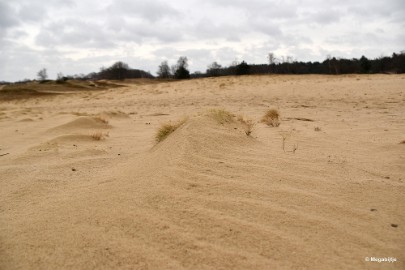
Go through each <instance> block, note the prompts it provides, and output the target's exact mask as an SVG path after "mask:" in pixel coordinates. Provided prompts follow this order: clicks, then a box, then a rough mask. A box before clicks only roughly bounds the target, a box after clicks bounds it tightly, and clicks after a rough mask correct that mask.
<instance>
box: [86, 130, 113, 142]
mask: <svg viewBox="0 0 405 270" xmlns="http://www.w3.org/2000/svg"><path fill="white" fill-rule="evenodd" d="M90 136H91V138H92V139H93V140H95V141H101V140H104V139H105V138H106V137H108V136H109V134H108V132H106V133H103V132H101V131H97V132H94V133H93V134H91V135H90Z"/></svg>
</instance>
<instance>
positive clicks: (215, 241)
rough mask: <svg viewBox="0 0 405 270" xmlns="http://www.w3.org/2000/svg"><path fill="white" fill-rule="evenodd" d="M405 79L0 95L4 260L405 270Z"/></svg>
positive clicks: (7, 264) (274, 80)
mask: <svg viewBox="0 0 405 270" xmlns="http://www.w3.org/2000/svg"><path fill="white" fill-rule="evenodd" d="M404 85H405V75H361V76H360V75H358V76H357V75H356V76H355V75H351V76H317V75H311V76H244V77H222V78H207V79H198V80H188V81H179V82H163V83H152V84H148V83H128V84H127V85H126V87H123V88H116V89H109V90H99V91H80V92H75V93H69V94H66V95H63V94H62V95H55V96H44V97H42V96H39V97H33V98H29V99H20V100H7V101H0V137H1V141H0V186H1V188H0V269H404V268H405V262H404V261H405V252H404V250H405V143H401V142H403V141H404V140H405V125H404V123H405V91H404V90H405V89H404ZM212 108H223V109H226V110H227V111H229V112H231V113H233V114H235V115H242V116H244V117H246V118H249V119H252V120H253V121H254V122H255V126H254V129H253V132H252V134H251V135H250V136H246V134H245V132H244V127H243V125H242V124H241V123H239V122H238V121H235V122H232V123H224V124H220V123H218V122H217V121H215V119H213V118H212V117H211V116H209V114H208V113H207V111H208V110H209V109H212ZM269 108H275V109H278V111H279V112H280V114H281V118H280V119H281V121H280V126H279V127H269V126H267V125H265V124H264V123H260V118H261V117H262V116H263V115H264V113H265V112H266V110H268V109H269ZM186 116H187V117H188V118H187V121H186V122H185V123H184V124H183V125H182V126H180V127H179V128H178V129H177V130H176V131H174V132H173V133H172V134H170V135H169V136H168V137H167V138H166V139H165V140H163V141H162V142H160V143H158V144H156V142H155V140H154V138H155V134H156V132H157V130H158V128H159V126H160V125H161V124H163V123H166V122H168V121H172V122H174V121H177V120H179V119H183V118H184V117H186ZM283 148H284V149H283ZM371 257H376V258H386V257H387V258H389V257H392V258H395V259H396V260H397V261H396V262H392V263H388V262H381V263H378V262H367V261H366V258H371Z"/></svg>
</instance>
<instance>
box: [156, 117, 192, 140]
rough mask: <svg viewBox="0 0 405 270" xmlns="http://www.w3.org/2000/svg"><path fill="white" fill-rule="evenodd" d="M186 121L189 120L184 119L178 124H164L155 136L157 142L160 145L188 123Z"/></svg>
mask: <svg viewBox="0 0 405 270" xmlns="http://www.w3.org/2000/svg"><path fill="white" fill-rule="evenodd" d="M186 120H187V119H183V120H180V121H178V122H176V123H171V122H169V123H165V124H162V125H161V126H160V127H159V129H158V131H157V133H156V135H155V141H156V142H157V143H159V142H161V141H163V140H164V139H166V138H167V137H168V136H169V135H170V134H171V133H173V132H174V131H175V130H176V129H178V128H179V127H180V126H181V125H183V124H184V123H185V122H186Z"/></svg>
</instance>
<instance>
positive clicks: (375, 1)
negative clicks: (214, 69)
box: [0, 0, 405, 81]
mask: <svg viewBox="0 0 405 270" xmlns="http://www.w3.org/2000/svg"><path fill="white" fill-rule="evenodd" d="M404 18H405V1H404V0H356V1H353V0H285V1H282V0H279V1H278V0H246V1H244V0H206V1H201V0H199V1H196V0H172V1H158V0H156V1H154V0H115V1H113V0H103V1H101V0H98V1H96V0H46V1H43V0H12V1H11V0H0V63H1V64H0V81H1V80H6V81H16V80H21V79H25V78H28V79H34V78H36V74H37V72H38V70H40V69H41V68H47V70H48V74H49V76H50V78H55V77H56V74H57V73H58V72H62V73H63V74H65V75H73V74H79V73H84V74H87V73H90V72H93V71H99V70H100V67H103V66H104V67H108V66H110V65H111V64H113V63H114V62H116V61H124V62H126V63H128V64H129V66H130V67H132V68H138V69H143V70H146V71H150V72H151V73H153V74H155V73H156V70H157V68H158V66H159V64H160V63H161V62H162V61H163V60H168V61H169V64H171V65H172V64H175V62H176V61H177V59H178V57H179V56H187V57H188V59H189V65H190V66H189V67H190V70H191V72H194V71H205V70H206V68H207V65H209V64H210V63H212V62H213V61H217V62H218V63H220V64H222V65H223V66H228V65H230V64H231V63H232V62H233V61H235V60H236V61H242V60H245V61H246V62H248V63H256V64H259V63H266V56H267V54H268V53H269V52H274V53H275V54H276V56H278V57H281V56H287V55H289V56H293V57H294V58H295V59H297V60H300V61H323V60H324V59H325V58H326V56H327V55H332V56H336V57H346V58H353V57H356V58H359V57H360V56H361V55H365V56H367V57H369V58H375V57H378V56H381V55H385V56H389V55H391V54H392V53H393V52H399V51H401V50H405V34H404V33H405V31H404V29H405V19H404Z"/></svg>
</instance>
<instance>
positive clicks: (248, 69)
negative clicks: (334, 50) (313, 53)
mask: <svg viewBox="0 0 405 270" xmlns="http://www.w3.org/2000/svg"><path fill="white" fill-rule="evenodd" d="M268 62H269V63H268V64H259V65H257V64H251V65H249V64H247V63H246V62H245V61H242V62H241V63H234V64H233V65H231V66H229V67H222V66H221V65H220V64H218V63H217V62H214V63H212V64H211V65H210V66H208V68H207V71H206V73H205V74H201V73H198V74H193V77H215V76H228V75H245V74H335V75H339V74H375V73H405V51H402V52H401V53H399V54H397V53H394V54H393V55H392V56H391V57H388V56H386V57H379V58H376V59H368V58H366V57H365V56H362V57H361V58H359V59H356V58H353V59H345V58H336V57H327V59H325V60H324V61H323V62H300V61H296V60H294V59H293V58H292V57H282V58H281V59H277V58H276V57H275V56H274V54H272V53H270V54H269V56H268Z"/></svg>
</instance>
